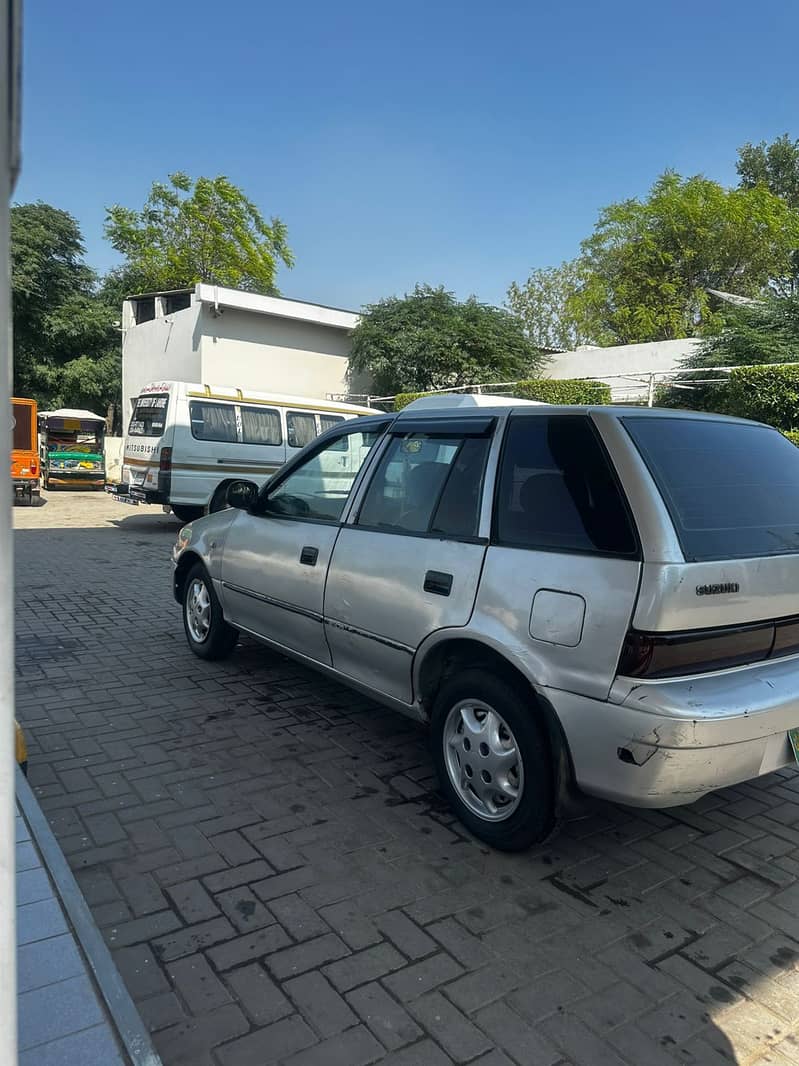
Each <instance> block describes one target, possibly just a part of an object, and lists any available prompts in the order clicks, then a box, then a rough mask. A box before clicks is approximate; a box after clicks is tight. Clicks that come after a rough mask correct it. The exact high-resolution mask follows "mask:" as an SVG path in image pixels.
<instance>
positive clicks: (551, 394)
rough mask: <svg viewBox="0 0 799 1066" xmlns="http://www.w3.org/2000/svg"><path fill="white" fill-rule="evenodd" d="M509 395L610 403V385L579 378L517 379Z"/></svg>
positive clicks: (537, 398) (536, 398)
mask: <svg viewBox="0 0 799 1066" xmlns="http://www.w3.org/2000/svg"><path fill="white" fill-rule="evenodd" d="M511 395H512V396H518V397H519V399H522V400H541V401H542V402H543V403H563V404H597V403H610V385H606V384H605V382H604V381H582V380H580V379H579V378H563V379H561V380H556V379H555V378H540V379H538V380H531V381H518V382H517V383H516V384H515V385H514V386H513V389H512V390H511Z"/></svg>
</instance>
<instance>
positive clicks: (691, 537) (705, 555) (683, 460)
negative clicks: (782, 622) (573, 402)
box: [621, 414, 799, 657]
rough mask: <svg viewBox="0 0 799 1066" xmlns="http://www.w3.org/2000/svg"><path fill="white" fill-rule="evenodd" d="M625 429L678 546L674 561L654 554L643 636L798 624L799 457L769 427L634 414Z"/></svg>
mask: <svg viewBox="0 0 799 1066" xmlns="http://www.w3.org/2000/svg"><path fill="white" fill-rule="evenodd" d="M621 424H622V426H623V427H624V430H626V434H627V435H628V439H631V440H632V442H633V444H634V447H635V450H636V451H637V453H638V454H639V455H640V457H641V459H642V460H643V463H644V464H645V466H646V468H647V469H648V472H649V474H650V475H651V477H652V480H653V481H654V483H655V485H656V486H657V490H658V491H659V494H660V497H661V498H662V501H663V503H665V510H666V511H667V515H665V517H664V524H665V525H667V526H668V524H669V520H670V521H671V525H672V527H673V530H674V533H675V534H676V539H677V542H678V547H677V552H676V553H674V559H673V561H672V560H664V554H665V553H663V554H660V555H655V554H653V553H650V552H649V551H648V546H647V545H645V548H646V549H647V551H646V552H645V556H646V562H645V565H644V573H643V578H642V582H641V595H640V597H639V601H638V605H637V608H636V612H635V618H634V626H635V628H636V629H637V630H640V631H645V632H660V633H665V632H668V633H681V632H686V631H693V630H698V629H709V628H714V627H718V628H724V627H730V626H741V625H745V624H747V623H755V622H759V621H763V620H776V619H786V618H790V617H792V616H793V617H794V618H795V616H796V615H797V614H799V600H797V589H799V448H797V447H796V446H795V445H794V444H792V443H791V442H790V441H789V440H787V439H786V438H785V437H784V436H783V435H782V434H781V433H779V432H778V431H777V430H775V429H771V428H770V427H768V426H762V425H757V424H756V423H748V422H737V421H734V420H725V419H721V418H707V417H705V418H703V417H701V416H690V415H669V416H667V415H665V414H663V415H659V414H656V415H654V416H647V415H634V414H631V415H629V416H625V417H623V418H622V419H621ZM644 476H645V477H646V474H644ZM655 495H656V496H657V492H656V493H655ZM658 502H660V501H658ZM661 506H663V504H662V503H661ZM761 657H762V656H761Z"/></svg>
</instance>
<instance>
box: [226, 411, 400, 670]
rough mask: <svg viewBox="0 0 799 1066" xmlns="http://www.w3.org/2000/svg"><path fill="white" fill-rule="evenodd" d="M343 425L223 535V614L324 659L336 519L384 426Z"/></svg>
mask: <svg viewBox="0 0 799 1066" xmlns="http://www.w3.org/2000/svg"><path fill="white" fill-rule="evenodd" d="M351 425H352V428H351V429H347V430H342V431H341V432H340V433H338V434H337V435H336V436H334V437H332V438H328V439H327V440H325V441H323V442H321V443H320V445H319V446H318V447H317V448H314V449H312V450H311V451H310V453H309V454H308V456H307V457H306V458H305V459H304V460H303V462H301V463H300V464H299V465H298V466H296V467H294V468H293V469H292V470H290V471H289V472H288V473H287V474H286V476H285V477H284V478H282V480H280V481H279V482H278V484H277V485H276V486H275V487H274V488H273V489H272V490H271V491H270V493H269V495H268V496H267V497H266V499H265V500H264V501H263V503H262V504H261V505H259V507H258V508H257V511H258V513H255V514H251V513H249V512H242V513H240V514H239V515H237V516H236V519H235V521H234V522H233V523H232V525H231V527H230V530H229V531H228V534H227V536H226V538H225V546H224V554H223V557H222V600H223V606H224V611H225V617H226V618H228V620H229V621H231V622H232V623H233V624H234V625H237V626H239V627H241V628H243V629H246V630H249V631H250V632H252V633H255V634H256V635H258V636H262V637H265V638H267V639H268V640H271V641H273V642H275V643H277V644H280V645H282V646H284V647H286V648H290V649H292V650H295V651H298V652H300V653H302V654H303V655H306V656H308V657H309V658H311V659H314V660H315V661H317V662H320V663H326V664H329V663H330V651H329V649H328V646H327V641H326V639H325V633H324V626H323V624H322V610H323V599H324V587H325V579H326V577H327V568H328V564H329V562H330V557H331V554H332V552H333V546H334V544H335V542H336V537H337V536H338V532H339V520H340V518H341V515H342V513H343V511H344V508H345V506H346V504H347V500H348V497H349V494H350V491H351V489H352V486H353V484H354V482H355V480H356V478H357V475H358V472H359V471H360V469H361V466H362V465H363V463H364V461H365V460H366V458H367V456H368V454H369V452H370V450H371V448H372V446H373V445H374V443H375V441H376V440H377V439H378V437H379V436H380V434H381V433H382V432H383V429H384V428H385V426H384V425H380V426H378V427H375V426H374V425H373V426H372V427H370V428H368V429H358V428H356V424H355V423H352V424H351Z"/></svg>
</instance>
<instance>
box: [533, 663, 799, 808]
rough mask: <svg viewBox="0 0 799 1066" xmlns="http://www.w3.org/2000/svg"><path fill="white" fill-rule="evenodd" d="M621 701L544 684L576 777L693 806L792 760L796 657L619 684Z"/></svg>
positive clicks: (798, 693) (607, 794)
mask: <svg viewBox="0 0 799 1066" xmlns="http://www.w3.org/2000/svg"><path fill="white" fill-rule="evenodd" d="M617 687H621V689H622V691H624V690H625V689H626V692H625V693H624V695H623V698H622V699H621V701H620V702H618V703H612V702H602V701H600V700H594V699H589V698H587V697H584V696H578V695H575V694H573V693H566V692H560V691H554V690H547V695H548V697H549V699H550V702H551V703H552V706H553V707H554V708H555V710H556V712H557V714H558V716H559V717H560V720H561V723H562V725H563V729H564V732H565V734H566V738H567V740H568V743H569V748H570V752H571V756H572V763H573V766H574V773H575V778H576V782H577V784H578V785H579V786H580V787H581V788H582V789H584V790H585V791H586V792H590V793H592V794H594V795H598V796H602V797H603V798H605V799H610V800H614V801H616V802H619V803H628V804H631V805H633V806H641V807H671V806H677V805H679V804H682V803H691V802H693V801H694V800H696V799H698V798H699V797H700V796H703V795H705V794H706V793H708V792H712V791H714V790H715V789H718V788H725V787H727V786H729V785H735V784H739V783H740V782H742V781H748V780H751V779H752V778H756V777H760V776H762V775H763V774H768V773H771V772H773V771H774V770H778V769H780V768H781V767H783V766H788V765H791V764H792V763H794V761H795V760H794V756H793V750H792V748H791V744H790V741H789V740H788V730H789V729H793V728H796V727H799V658H797V657H794V658H791V659H784V660H781V661H780V662H772V663H768V664H763V665H760V666H757V667H747V668H744V669H739V670H728V671H725V672H722V673H718V674H710V675H705V676H703V677H696V678H690V679H682V680H675V681H660V682H650V683H646V684H641V683H634V682H625V681H624V679H621V681H620V684H619V683H617V686H614V689H616V688H617Z"/></svg>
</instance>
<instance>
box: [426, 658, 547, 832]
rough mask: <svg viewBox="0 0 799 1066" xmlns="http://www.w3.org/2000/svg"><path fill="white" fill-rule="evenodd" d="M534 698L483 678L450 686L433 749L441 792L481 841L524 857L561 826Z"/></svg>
mask: <svg viewBox="0 0 799 1066" xmlns="http://www.w3.org/2000/svg"><path fill="white" fill-rule="evenodd" d="M532 704H533V699H532V695H531V696H530V697H529V698H525V697H523V696H522V694H521V692H520V690H519V689H518V688H516V687H514V686H513V685H512V684H510V683H509V682H508V681H506V680H505V679H504V678H502V677H498V676H496V675H494V674H490V673H487V672H485V671H483V670H478V669H473V670H464V671H463V672H462V673H460V674H459V675H458V676H457V677H453V678H452V679H451V680H449V681H447V682H445V684H444V685H443V686H442V688H441V691H440V692H439V694H438V697H437V699H436V702H435V706H434V708H433V716H432V722H431V743H432V754H433V761H434V763H435V766H436V770H437V772H438V777H439V780H440V783H441V789H442V791H443V793H444V795H445V796H446V798H447V800H448V801H449V803H450V805H451V806H452V808H453V809H454V811H455V812H456V814H457V815H458V817H459V818H460V820H461V821H462V822H463V824H464V825H465V826H466V828H467V829H469V830H470V832H472V833H473V834H474V835H475V836H476V837H479V839H480V840H484V841H485V842H486V844H490V845H491V846H492V847H494V848H498V849H500V850H501V851H522V850H523V849H525V848H528V847H530V845H531V844H536V843H539V842H540V841H542V840H544V839H545V838H546V837H547V836H548V835H549V834H550V832H551V831H552V829H553V827H554V825H555V807H556V804H555V792H554V772H553V770H554V768H553V765H552V753H551V751H550V746H549V743H548V740H547V737H546V734H545V732H544V730H543V729H542V728H541V727H540V725H539V723H538V721H537V720H536V713H535V709H534V707H533V706H532Z"/></svg>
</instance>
